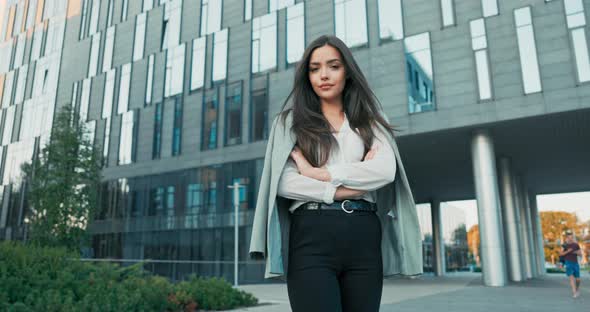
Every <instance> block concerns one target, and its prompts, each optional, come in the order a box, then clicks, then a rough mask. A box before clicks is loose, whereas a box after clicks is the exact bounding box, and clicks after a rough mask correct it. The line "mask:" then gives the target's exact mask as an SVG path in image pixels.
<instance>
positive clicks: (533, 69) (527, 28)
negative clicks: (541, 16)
mask: <svg viewBox="0 0 590 312" xmlns="http://www.w3.org/2000/svg"><path fill="white" fill-rule="evenodd" d="M514 20H515V24H516V36H517V39H518V52H519V55H520V67H521V73H522V83H523V86H524V93H525V94H529V93H534V92H539V91H541V75H540V73H539V63H538V62H537V47H536V44H535V34H534V30H533V24H532V20H531V8H530V7H524V8H520V9H517V10H515V11H514Z"/></svg>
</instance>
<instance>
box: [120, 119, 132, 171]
mask: <svg viewBox="0 0 590 312" xmlns="http://www.w3.org/2000/svg"><path fill="white" fill-rule="evenodd" d="M134 144H135V112H134V111H128V112H125V113H124V114H123V115H122V116H121V135H120V138H119V165H126V164H130V163H132V162H133V161H134V158H135V155H134V152H133V150H134Z"/></svg>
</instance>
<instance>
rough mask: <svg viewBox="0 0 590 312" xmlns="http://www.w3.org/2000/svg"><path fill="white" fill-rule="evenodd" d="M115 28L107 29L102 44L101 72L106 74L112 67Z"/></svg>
mask: <svg viewBox="0 0 590 312" xmlns="http://www.w3.org/2000/svg"><path fill="white" fill-rule="evenodd" d="M115 29H116V27H115V26H111V27H109V28H108V29H107V35H106V39H105V43H104V49H103V51H102V52H103V58H102V71H103V72H107V71H108V70H109V69H111V68H112V66H113V51H114V48H115Z"/></svg>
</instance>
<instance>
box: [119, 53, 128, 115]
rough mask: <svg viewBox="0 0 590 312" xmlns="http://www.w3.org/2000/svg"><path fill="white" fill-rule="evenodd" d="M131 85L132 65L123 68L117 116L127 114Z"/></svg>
mask: <svg viewBox="0 0 590 312" xmlns="http://www.w3.org/2000/svg"><path fill="white" fill-rule="evenodd" d="M130 85H131V63H127V64H125V65H123V66H122V67H121V81H120V82H119V103H118V105H117V114H123V113H125V112H127V110H128V108H129V87H130Z"/></svg>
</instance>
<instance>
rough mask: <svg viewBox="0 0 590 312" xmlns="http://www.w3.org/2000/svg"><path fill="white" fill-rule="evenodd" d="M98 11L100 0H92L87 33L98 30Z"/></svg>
mask: <svg viewBox="0 0 590 312" xmlns="http://www.w3.org/2000/svg"><path fill="white" fill-rule="evenodd" d="M99 13H100V0H92V8H91V11H90V21H89V22H88V23H89V25H88V35H89V36H90V35H94V34H95V33H96V31H97V30H98V14H99Z"/></svg>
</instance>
